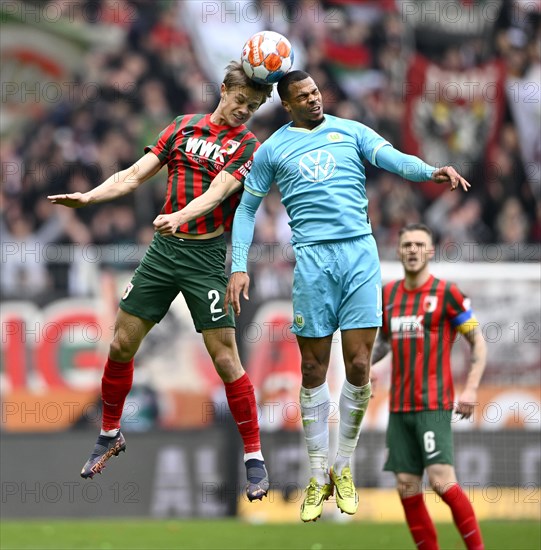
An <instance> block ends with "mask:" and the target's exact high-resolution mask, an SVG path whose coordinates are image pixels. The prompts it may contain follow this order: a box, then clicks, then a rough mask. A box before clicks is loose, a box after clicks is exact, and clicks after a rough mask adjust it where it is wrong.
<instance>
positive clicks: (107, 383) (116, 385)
mask: <svg viewBox="0 0 541 550" xmlns="http://www.w3.org/2000/svg"><path fill="white" fill-rule="evenodd" d="M132 382H133V359H131V360H130V361H128V362H127V363H121V362H119V361H113V360H112V359H111V358H107V362H106V363H105V369H104V371H103V377H102V379H101V399H102V403H103V418H102V422H101V427H102V429H103V430H107V431H108V430H114V429H116V428H120V417H121V416H122V409H124V402H125V401H126V397H127V395H128V393H130V390H131V386H132Z"/></svg>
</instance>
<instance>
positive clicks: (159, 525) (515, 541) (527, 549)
mask: <svg viewBox="0 0 541 550" xmlns="http://www.w3.org/2000/svg"><path fill="white" fill-rule="evenodd" d="M481 528H482V530H483V534H484V538H485V545H486V548H487V550H539V548H541V528H540V526H539V525H538V524H537V523H536V522H526V521H525V522H501V521H498V522H482V523H481ZM437 529H438V535H439V541H440V547H441V549H442V550H444V549H453V550H454V549H461V548H464V546H463V544H462V541H461V539H460V538H459V536H458V534H457V531H456V530H455V528H454V526H453V525H452V524H447V523H446V524H439V525H437ZM0 548H1V549H2V550H8V549H22V548H25V549H36V550H37V549H51V550H52V549H55V550H56V549H58V550H67V549H99V550H117V549H128V548H129V549H130V550H143V549H145V550H151V549H152V550H153V549H160V550H163V549H166V548H168V549H175V550H183V549H186V550H188V549H197V550H236V549H239V550H240V549H257V550H265V549H277V550H294V549H295V550H296V549H307V550H341V549H352V550H353V549H355V550H368V549H370V550H372V549H374V550H376V549H377V550H380V549H393V550H401V549H404V550H406V549H408V550H413V549H414V545H413V542H412V540H411V537H410V534H409V532H408V530H407V528H406V526H405V525H404V524H382V523H378V524H375V523H368V524H363V523H362V522H350V523H331V522H325V521H319V522H317V523H309V524H306V525H304V524H301V523H299V524H293V523H288V524H274V523H273V524H270V523H269V524H265V525H252V524H247V523H243V522H239V521H238V520H216V521H210V520H209V521H205V520H196V521H192V520H190V521H178V520H170V521H159V520H121V521H119V520H111V521H107V520H103V521H95V520H92V521H79V520H77V521H75V520H62V521H59V520H45V521H2V522H1V524H0Z"/></svg>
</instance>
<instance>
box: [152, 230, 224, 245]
mask: <svg viewBox="0 0 541 550" xmlns="http://www.w3.org/2000/svg"><path fill="white" fill-rule="evenodd" d="M155 235H156V237H157V238H158V239H163V240H164V241H167V242H168V243H171V242H173V243H178V244H179V245H181V246H186V245H188V246H192V245H194V246H205V245H210V244H217V243H219V242H220V241H223V240H225V237H224V235H223V233H222V234H221V235H218V236H217V237H212V238H210V239H181V238H180V237H173V236H168V237H164V236H163V235H160V234H159V233H158V232H156V233H155Z"/></svg>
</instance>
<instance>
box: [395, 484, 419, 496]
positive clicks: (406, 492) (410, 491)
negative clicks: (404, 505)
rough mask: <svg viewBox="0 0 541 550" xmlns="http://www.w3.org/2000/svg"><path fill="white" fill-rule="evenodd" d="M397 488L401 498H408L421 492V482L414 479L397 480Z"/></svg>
mask: <svg viewBox="0 0 541 550" xmlns="http://www.w3.org/2000/svg"><path fill="white" fill-rule="evenodd" d="M396 489H397V491H398V494H399V495H400V498H408V497H412V496H414V495H416V494H417V493H419V492H420V488H419V484H418V483H415V482H412V481H401V480H397V482H396Z"/></svg>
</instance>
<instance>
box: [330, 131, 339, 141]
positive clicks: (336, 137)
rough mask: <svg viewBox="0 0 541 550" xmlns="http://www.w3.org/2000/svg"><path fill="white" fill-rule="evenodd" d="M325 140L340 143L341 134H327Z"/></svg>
mask: <svg viewBox="0 0 541 550" xmlns="http://www.w3.org/2000/svg"><path fill="white" fill-rule="evenodd" d="M327 139H328V140H329V141H342V134H341V133H340V132H329V133H328V134H327Z"/></svg>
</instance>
